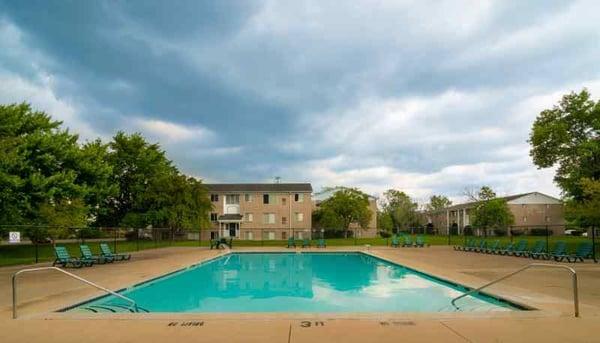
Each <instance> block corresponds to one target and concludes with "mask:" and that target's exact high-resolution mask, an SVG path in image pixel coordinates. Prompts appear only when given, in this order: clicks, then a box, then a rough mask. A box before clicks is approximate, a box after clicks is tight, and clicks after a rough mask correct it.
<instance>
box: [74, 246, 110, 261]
mask: <svg viewBox="0 0 600 343" xmlns="http://www.w3.org/2000/svg"><path fill="white" fill-rule="evenodd" d="M79 250H80V251H81V258H82V259H86V260H92V261H94V262H95V263H100V264H104V263H112V262H113V261H114V259H113V258H112V257H108V256H102V255H94V254H93V253H92V250H91V249H90V247H89V246H87V244H81V245H80V246H79Z"/></svg>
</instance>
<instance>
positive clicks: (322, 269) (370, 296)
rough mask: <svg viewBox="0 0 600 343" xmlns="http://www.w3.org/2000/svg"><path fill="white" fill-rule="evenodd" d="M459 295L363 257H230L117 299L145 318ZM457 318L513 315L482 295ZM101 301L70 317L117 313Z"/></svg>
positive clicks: (378, 306)
mask: <svg viewBox="0 0 600 343" xmlns="http://www.w3.org/2000/svg"><path fill="white" fill-rule="evenodd" d="M463 291H465V288H463V287H462V286H460V285H455V284H452V283H449V282H446V281H443V280H440V279H438V278H435V277H433V276H430V275H427V274H423V273H420V272H418V271H415V270H412V269H409V268H406V267H403V266H400V265H397V264H393V263H389V262H387V261H384V260H382V259H379V258H375V257H373V256H370V255H367V254H363V253H312V252H311V253H230V254H227V255H225V256H222V257H219V258H216V259H213V260H210V261H208V262H205V263H201V264H198V265H195V266H192V267H190V268H186V269H184V270H181V271H177V272H175V273H171V274H168V275H165V276H162V277H159V278H157V279H153V280H151V281H148V282H145V283H142V284H139V285H136V286H134V287H132V288H129V289H126V290H122V291H120V293H121V294H123V295H125V296H127V297H130V298H132V299H133V300H135V301H136V302H137V304H138V305H139V307H140V309H141V310H142V311H144V312H201V313H215V312H450V311H456V309H455V308H454V307H452V306H451V304H450V301H451V300H452V298H454V297H456V296H458V295H461V294H462V293H463ZM459 305H460V311H511V310H517V309H518V308H517V307H516V306H514V305H511V304H510V303H507V302H505V301H502V300H500V299H496V298H493V297H491V296H487V295H480V294H478V295H476V296H469V297H466V298H464V299H461V300H460V304H459ZM127 308H128V304H127V303H126V302H124V301H123V300H121V299H119V298H117V297H114V296H104V297H101V298H97V299H95V300H93V301H90V302H87V303H84V304H81V305H78V306H76V307H74V308H71V309H69V311H78V312H124V311H127Z"/></svg>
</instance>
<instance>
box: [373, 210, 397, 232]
mask: <svg viewBox="0 0 600 343" xmlns="http://www.w3.org/2000/svg"><path fill="white" fill-rule="evenodd" d="M377 229H378V231H379V232H387V233H391V232H392V230H393V229H394V222H393V220H392V217H391V216H390V214H389V213H387V212H383V211H377Z"/></svg>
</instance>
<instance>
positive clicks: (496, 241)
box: [481, 239, 500, 254]
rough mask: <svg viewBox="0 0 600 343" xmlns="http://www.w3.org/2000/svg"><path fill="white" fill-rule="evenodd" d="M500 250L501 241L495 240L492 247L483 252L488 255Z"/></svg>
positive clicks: (489, 246)
mask: <svg viewBox="0 0 600 343" xmlns="http://www.w3.org/2000/svg"><path fill="white" fill-rule="evenodd" d="M498 248H500V240H498V239H497V240H495V241H494V242H493V243H492V244H491V245H488V246H487V247H486V248H485V249H484V250H483V251H481V252H484V253H486V254H493V253H494V251H496V250H498Z"/></svg>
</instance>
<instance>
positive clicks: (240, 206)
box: [203, 183, 313, 240]
mask: <svg viewBox="0 0 600 343" xmlns="http://www.w3.org/2000/svg"><path fill="white" fill-rule="evenodd" d="M205 186H206V188H207V189H208V192H209V194H210V200H211V202H212V204H213V211H212V212H211V213H210V221H211V229H210V231H208V232H206V233H203V234H204V235H206V237H203V239H207V238H216V237H234V238H236V239H244V240H261V239H263V240H275V239H277V240H281V239H284V240H285V239H287V238H288V237H290V236H291V235H294V237H295V238H297V239H302V238H308V237H310V235H311V227H312V226H311V222H312V221H311V218H312V206H313V205H312V199H311V195H312V186H311V184H310V183H235V184H234V183H231V184H206V185H205ZM209 235H210V236H209Z"/></svg>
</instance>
